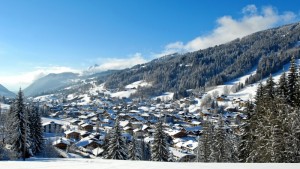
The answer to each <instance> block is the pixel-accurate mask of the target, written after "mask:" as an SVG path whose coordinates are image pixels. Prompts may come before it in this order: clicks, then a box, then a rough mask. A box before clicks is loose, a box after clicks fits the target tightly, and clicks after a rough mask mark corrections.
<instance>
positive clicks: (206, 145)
mask: <svg viewBox="0 0 300 169" xmlns="http://www.w3.org/2000/svg"><path fill="white" fill-rule="evenodd" d="M211 144H212V124H211V122H210V121H205V122H204V124H203V131H202V135H201V137H200V138H199V140H198V147H197V149H196V154H197V158H196V162H209V161H210V154H211Z"/></svg>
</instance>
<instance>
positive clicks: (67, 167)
mask: <svg viewBox="0 0 300 169" xmlns="http://www.w3.org/2000/svg"><path fill="white" fill-rule="evenodd" d="M0 168H11V169H41V168H42V169H82V168H93V169H96V168H102V169H169V168H172V169H196V168H197V169H199V168H203V169H224V168H226V169H240V168H243V169H269V168H272V169H281V168H285V169H295V168H299V164H295V163H294V164H293V163H281V164H280V163H279V164H278V163H262V164H258V163H175V162H149V161H129V160H103V159H83V158H69V159H31V161H25V162H23V161H2V162H0Z"/></svg>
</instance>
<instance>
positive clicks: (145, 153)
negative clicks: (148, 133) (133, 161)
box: [138, 136, 151, 161]
mask: <svg viewBox="0 0 300 169" xmlns="http://www.w3.org/2000/svg"><path fill="white" fill-rule="evenodd" d="M138 141H139V146H140V149H141V152H140V153H141V154H140V155H141V160H144V161H148V160H150V159H151V152H150V146H149V144H148V143H146V142H145V139H144V136H142V137H141V138H140V139H139V140H138Z"/></svg>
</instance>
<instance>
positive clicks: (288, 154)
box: [284, 108, 300, 163]
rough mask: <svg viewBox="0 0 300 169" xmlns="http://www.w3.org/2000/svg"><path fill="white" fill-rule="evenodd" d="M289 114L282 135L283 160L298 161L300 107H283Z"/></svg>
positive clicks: (299, 148) (299, 155) (299, 158)
mask: <svg viewBox="0 0 300 169" xmlns="http://www.w3.org/2000/svg"><path fill="white" fill-rule="evenodd" d="M285 111H288V113H289V115H288V116H287V117H288V118H287V119H286V121H287V122H286V127H287V128H286V130H285V135H284V140H285V154H284V158H285V160H284V162H289V163H299V162H300V109H299V108H298V109H295V110H291V109H285Z"/></svg>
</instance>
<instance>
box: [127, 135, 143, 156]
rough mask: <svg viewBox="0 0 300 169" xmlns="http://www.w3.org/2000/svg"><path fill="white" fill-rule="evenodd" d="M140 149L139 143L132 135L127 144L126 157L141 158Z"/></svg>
mask: <svg viewBox="0 0 300 169" xmlns="http://www.w3.org/2000/svg"><path fill="white" fill-rule="evenodd" d="M140 152H141V149H140V147H139V144H138V143H137V141H136V139H135V137H132V140H131V143H130V145H129V150H128V155H129V157H128V159H129V160H141V154H140Z"/></svg>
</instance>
